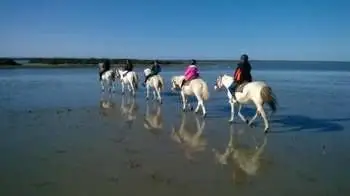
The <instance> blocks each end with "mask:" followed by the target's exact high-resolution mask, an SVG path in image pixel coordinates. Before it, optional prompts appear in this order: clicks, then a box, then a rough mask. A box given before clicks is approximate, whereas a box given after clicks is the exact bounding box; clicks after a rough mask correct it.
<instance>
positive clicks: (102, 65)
mask: <svg viewBox="0 0 350 196" xmlns="http://www.w3.org/2000/svg"><path fill="white" fill-rule="evenodd" d="M99 66H100V67H99V68H100V71H99V75H100V81H101V80H102V75H103V74H104V73H105V72H106V71H109V70H110V69H111V62H110V61H109V60H108V59H107V60H105V61H104V62H103V63H100V64H99Z"/></svg>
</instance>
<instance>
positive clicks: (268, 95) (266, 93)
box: [260, 86, 277, 113]
mask: <svg viewBox="0 0 350 196" xmlns="http://www.w3.org/2000/svg"><path fill="white" fill-rule="evenodd" d="M260 95H261V98H262V100H263V103H267V104H268V105H269V107H270V109H271V110H272V112H273V113H275V112H276V111H277V98H276V96H275V94H274V93H273V92H272V89H271V87H269V86H264V87H263V88H262V89H261V91H260Z"/></svg>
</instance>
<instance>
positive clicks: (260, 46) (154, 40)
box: [0, 0, 350, 61]
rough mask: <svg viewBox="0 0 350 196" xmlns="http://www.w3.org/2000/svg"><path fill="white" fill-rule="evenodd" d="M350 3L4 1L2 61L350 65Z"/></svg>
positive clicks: (1, 7) (276, 0)
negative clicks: (244, 59) (243, 60)
mask: <svg viewBox="0 0 350 196" xmlns="http://www.w3.org/2000/svg"><path fill="white" fill-rule="evenodd" d="M349 10H350V1H347V0H318V1H317V0H304V1H302V0H293V1H292V0H290V1H283V0H274V1H272V0H255V1H249V0H240V1H236V0H208V1H205V0H201V1H199V0H168V1H167V0H114V1H112V0H111V1H107V0H85V1H78V0H69V1H68V0H50V1H49V0H27V1H26V0H21V1H19V0H1V1H0V23H1V25H2V29H1V31H0V43H1V44H0V56H16V57H20V56H25V57H30V56H44V57H54V56H56V57H57V56H60V57H63V56H64V57H91V56H94V57H115V58H150V59H153V58H185V59H186V58H197V59H199V58H200V59H212V58H215V59H237V58H239V56H240V55H241V54H242V53H248V54H249V55H250V57H251V59H262V60H265V59H267V60H337V61H350V11H349Z"/></svg>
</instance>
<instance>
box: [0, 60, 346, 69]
mask: <svg viewBox="0 0 350 196" xmlns="http://www.w3.org/2000/svg"><path fill="white" fill-rule="evenodd" d="M104 60H105V59H103V58H0V69H17V68H18V69H20V68H95V67H96V68H97V65H98V63H100V62H103V61H104ZM110 60H111V62H112V66H113V67H118V66H120V65H122V64H124V63H125V61H126V59H110ZM130 61H131V62H132V63H133V64H134V66H135V67H145V66H148V65H150V64H152V63H153V61H154V60H149V59H130ZM159 62H160V64H162V66H164V67H175V66H184V65H186V64H187V63H189V60H159ZM237 62H238V60H197V63H198V64H200V65H201V66H208V65H215V64H226V65H233V66H235V65H236V64H237ZM251 62H252V63H253V64H254V63H260V62H271V63H278V62H281V63H285V62H295V63H349V62H346V61H292V60H252V61H251Z"/></svg>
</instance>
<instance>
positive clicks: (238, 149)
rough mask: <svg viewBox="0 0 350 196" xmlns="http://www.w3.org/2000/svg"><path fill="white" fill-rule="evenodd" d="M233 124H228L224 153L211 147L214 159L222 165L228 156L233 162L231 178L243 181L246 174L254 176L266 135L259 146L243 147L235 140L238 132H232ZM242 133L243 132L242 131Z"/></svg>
mask: <svg viewBox="0 0 350 196" xmlns="http://www.w3.org/2000/svg"><path fill="white" fill-rule="evenodd" d="M234 126H235V125H231V126H230V137H229V138H230V139H229V142H228V145H227V147H226V149H225V152H224V153H220V152H218V151H217V150H216V149H213V152H214V154H215V159H216V160H217V161H218V162H219V163H220V164H222V165H226V164H227V161H228V158H232V162H233V166H234V168H233V176H232V177H233V180H234V182H240V181H244V179H246V177H247V176H254V175H256V174H257V171H258V170H259V168H260V160H261V154H262V153H263V151H264V149H265V146H266V144H267V136H266V135H264V138H263V142H262V144H261V145H260V146H255V147H254V148H248V149H247V148H243V147H242V146H241V145H240V144H239V143H238V141H237V139H238V136H239V135H238V134H234V133H235V131H234ZM243 133H244V132H243ZM234 135H235V136H234ZM254 140H255V138H254Z"/></svg>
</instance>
